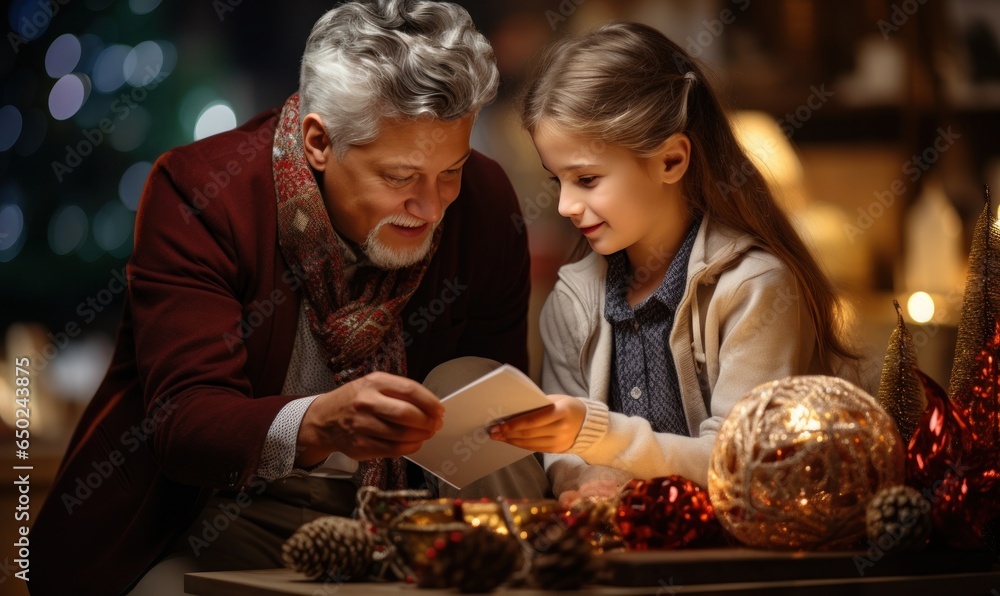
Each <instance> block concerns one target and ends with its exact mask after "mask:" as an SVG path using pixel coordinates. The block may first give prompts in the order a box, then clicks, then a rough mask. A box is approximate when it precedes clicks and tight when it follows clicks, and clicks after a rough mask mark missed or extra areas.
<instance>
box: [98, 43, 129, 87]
mask: <svg viewBox="0 0 1000 596" xmlns="http://www.w3.org/2000/svg"><path fill="white" fill-rule="evenodd" d="M131 51H132V48H130V47H129V46H125V45H121V44H115V45H111V46H108V47H106V48H104V51H103V52H101V54H100V55H99V56H98V57H97V61H96V62H95V63H94V87H96V88H97V90H98V91H100V92H102V93H111V92H113V91H115V90H116V89H118V88H119V87H121V86H122V85H124V84H125V59H126V58H128V54H129V52H131Z"/></svg>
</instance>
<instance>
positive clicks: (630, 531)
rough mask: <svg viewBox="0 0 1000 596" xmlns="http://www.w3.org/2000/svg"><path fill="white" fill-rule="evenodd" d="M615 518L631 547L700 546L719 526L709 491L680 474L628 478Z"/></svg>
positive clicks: (671, 547)
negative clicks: (643, 478) (649, 477)
mask: <svg viewBox="0 0 1000 596" xmlns="http://www.w3.org/2000/svg"><path fill="white" fill-rule="evenodd" d="M615 521H616V524H617V525H618V529H619V530H620V531H621V534H622V538H623V540H624V542H625V546H626V547H627V548H628V549H630V550H659V549H664V550H665V549H675V548H684V547H689V546H698V545H700V544H704V543H707V542H709V541H710V540H711V539H712V538H714V537H716V536H717V535H718V533H719V530H720V526H719V522H718V520H716V518H715V512H714V511H713V509H712V504H711V503H710V502H709V499H708V492H707V491H706V490H705V489H703V488H701V487H700V486H698V485H697V484H695V483H694V482H691V481H690V480H687V479H685V478H682V477H680V476H667V477H663V478H653V479H652V480H639V479H636V480H632V481H631V482H629V483H628V485H626V486H625V489H624V491H623V492H622V497H621V501H620V502H619V504H618V512H617V515H616V518H615Z"/></svg>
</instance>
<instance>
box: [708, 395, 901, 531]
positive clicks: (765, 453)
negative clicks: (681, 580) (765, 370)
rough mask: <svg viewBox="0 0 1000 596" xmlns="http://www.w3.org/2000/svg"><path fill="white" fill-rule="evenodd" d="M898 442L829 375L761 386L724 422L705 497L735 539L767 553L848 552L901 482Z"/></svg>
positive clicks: (888, 426)
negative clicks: (871, 506) (881, 494)
mask: <svg viewBox="0 0 1000 596" xmlns="http://www.w3.org/2000/svg"><path fill="white" fill-rule="evenodd" d="M902 480H903V445H902V441H901V439H900V437H899V432H898V431H897V430H896V425H895V423H894V422H893V420H892V418H890V417H889V415H888V414H886V413H885V411H884V410H883V409H882V408H881V407H880V406H879V405H878V403H877V402H876V401H875V398H873V397H872V396H870V395H868V394H867V393H865V392H864V391H863V390H862V389H860V388H858V387H856V386H854V385H852V384H851V383H848V382H847V381H844V380H842V379H838V378H835V377H827V376H820V375H814V376H798V377H788V378H785V379H782V380H779V381H772V382H770V383H765V384H764V385H761V386H759V387H757V388H755V389H754V390H753V391H751V392H750V393H748V394H747V395H745V396H744V397H743V398H742V399H741V400H740V401H739V402H738V403H737V404H736V405H735V406H734V407H733V409H732V411H731V412H730V413H729V415H728V416H727V417H726V419H725V421H724V422H723V424H722V426H721V428H720V429H719V433H718V436H717V438H716V440H715V445H714V447H713V450H712V458H711V463H710V465H709V471H708V491H709V495H710V497H711V500H712V506H713V507H714V508H715V514H716V516H717V517H718V518H719V521H720V522H722V525H723V527H725V528H726V530H728V531H729V532H730V533H731V534H732V535H733V536H734V537H735V538H736V539H737V540H739V541H740V542H742V543H744V544H746V545H749V546H754V547H760V548H773V549H841V548H849V547H851V546H852V545H854V544H855V543H856V542H858V541H859V539H861V538H863V537H864V535H865V508H866V507H867V505H868V501H869V500H870V499H871V498H872V497H873V496H874V495H875V494H876V493H877V492H878V491H880V490H882V489H883V488H887V487H890V486H895V485H898V484H902Z"/></svg>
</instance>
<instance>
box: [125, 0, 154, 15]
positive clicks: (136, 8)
mask: <svg viewBox="0 0 1000 596" xmlns="http://www.w3.org/2000/svg"><path fill="white" fill-rule="evenodd" d="M161 1H162V0H128V7H129V8H130V9H132V12H134V13H135V14H149V13H151V12H153V11H154V10H156V7H157V6H159V5H160V2H161Z"/></svg>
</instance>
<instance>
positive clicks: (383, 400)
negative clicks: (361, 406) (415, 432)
mask: <svg viewBox="0 0 1000 596" xmlns="http://www.w3.org/2000/svg"><path fill="white" fill-rule="evenodd" d="M366 405H367V407H368V412H369V414H370V415H371V416H373V417H375V418H377V419H379V420H382V421H384V422H386V423H387V424H395V425H398V426H405V427H408V428H418V429H425V430H430V431H432V432H433V431H436V430H437V429H439V428H440V427H441V420H442V418H441V417H440V416H432V415H428V414H427V412H425V411H423V410H421V409H420V408H418V407H417V406H415V405H414V404H412V403H410V402H408V401H404V400H401V399H396V398H395V397H391V396H387V395H383V394H376V395H372V396H371V397H370V399H369V401H368V402H367V404H366Z"/></svg>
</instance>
